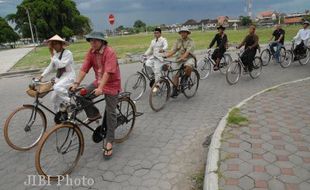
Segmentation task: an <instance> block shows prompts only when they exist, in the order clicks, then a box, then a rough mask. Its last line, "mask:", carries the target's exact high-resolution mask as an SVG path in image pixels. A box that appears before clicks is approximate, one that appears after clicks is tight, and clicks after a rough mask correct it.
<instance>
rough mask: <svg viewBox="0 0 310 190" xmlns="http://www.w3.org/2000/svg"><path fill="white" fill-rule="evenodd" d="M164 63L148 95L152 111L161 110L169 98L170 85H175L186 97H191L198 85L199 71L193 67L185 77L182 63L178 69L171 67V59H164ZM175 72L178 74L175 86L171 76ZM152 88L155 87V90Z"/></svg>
mask: <svg viewBox="0 0 310 190" xmlns="http://www.w3.org/2000/svg"><path fill="white" fill-rule="evenodd" d="M165 62H166V64H165V65H164V66H163V68H162V77H161V78H160V79H159V80H158V81H156V82H155V84H154V85H153V87H152V89H151V92H150V95H149V104H150V106H151V108H152V110H153V111H155V112H158V111H160V110H162V109H163V108H164V106H165V104H166V102H167V101H168V100H169V98H170V94H171V92H170V91H171V86H172V87H177V89H179V91H180V92H182V93H183V94H184V96H185V97H186V98H188V99H189V98H192V97H193V96H195V94H196V92H197V90H198V86H199V79H200V77H199V73H198V71H197V70H196V69H195V68H194V69H193V70H192V73H191V76H189V77H187V76H186V75H185V71H184V68H185V66H184V64H182V66H181V67H180V68H179V69H172V68H171V64H172V61H168V60H165ZM175 72H177V73H178V74H179V81H180V82H179V85H178V86H176V85H175V84H174V83H173V81H172V79H171V77H170V76H169V75H172V74H173V73H175ZM154 88H157V89H156V90H155V89H154Z"/></svg>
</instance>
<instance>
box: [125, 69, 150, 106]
mask: <svg viewBox="0 0 310 190" xmlns="http://www.w3.org/2000/svg"><path fill="white" fill-rule="evenodd" d="M145 89H146V79H145V77H144V75H143V74H141V73H140V72H137V73H135V74H133V75H131V76H129V77H128V79H127V81H126V82H125V89H124V90H125V91H126V92H130V93H131V98H132V100H134V101H137V100H139V99H140V98H141V97H142V95H143V93H144V92H145Z"/></svg>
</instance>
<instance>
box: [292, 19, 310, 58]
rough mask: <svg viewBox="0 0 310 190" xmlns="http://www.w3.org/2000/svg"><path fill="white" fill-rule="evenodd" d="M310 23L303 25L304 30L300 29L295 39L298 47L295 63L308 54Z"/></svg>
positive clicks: (296, 48) (295, 51) (306, 22)
mask: <svg viewBox="0 0 310 190" xmlns="http://www.w3.org/2000/svg"><path fill="white" fill-rule="evenodd" d="M309 25H310V22H308V21H305V22H304V23H303V28H302V29H300V30H299V31H298V33H297V35H296V36H295V37H294V43H295V45H296V47H295V49H294V54H295V55H297V56H295V58H294V59H295V61H296V60H298V59H299V57H300V56H301V55H303V54H305V53H306V51H305V50H306V49H305V47H306V46H309V39H310V29H309Z"/></svg>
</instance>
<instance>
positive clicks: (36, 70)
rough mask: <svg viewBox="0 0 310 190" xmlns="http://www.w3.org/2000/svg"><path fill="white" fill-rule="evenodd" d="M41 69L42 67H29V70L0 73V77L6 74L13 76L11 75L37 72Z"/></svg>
mask: <svg viewBox="0 0 310 190" xmlns="http://www.w3.org/2000/svg"><path fill="white" fill-rule="evenodd" d="M41 70H42V69H31V70H23V71H13V72H7V73H1V74H0V77H7V76H13V75H19V74H29V73H37V72H39V71H41Z"/></svg>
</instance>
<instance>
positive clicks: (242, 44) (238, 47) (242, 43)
mask: <svg viewBox="0 0 310 190" xmlns="http://www.w3.org/2000/svg"><path fill="white" fill-rule="evenodd" d="M245 40H246V37H245V38H244V39H243V41H242V42H241V44H240V45H239V46H237V49H240V48H241V47H242V46H244V44H245Z"/></svg>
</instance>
